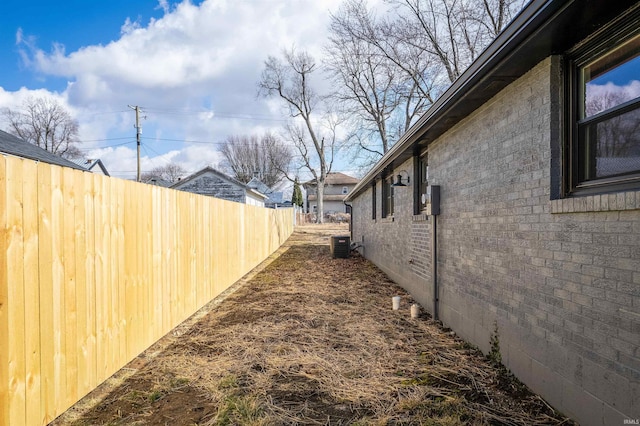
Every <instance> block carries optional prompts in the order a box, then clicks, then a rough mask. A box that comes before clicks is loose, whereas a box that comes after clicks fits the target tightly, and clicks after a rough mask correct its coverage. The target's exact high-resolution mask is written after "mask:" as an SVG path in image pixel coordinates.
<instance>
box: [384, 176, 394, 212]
mask: <svg viewBox="0 0 640 426" xmlns="http://www.w3.org/2000/svg"><path fill="white" fill-rule="evenodd" d="M392 183H393V174H391V175H390V176H387V177H386V178H384V179H383V180H382V217H389V216H393V186H392V185H391V184H392Z"/></svg>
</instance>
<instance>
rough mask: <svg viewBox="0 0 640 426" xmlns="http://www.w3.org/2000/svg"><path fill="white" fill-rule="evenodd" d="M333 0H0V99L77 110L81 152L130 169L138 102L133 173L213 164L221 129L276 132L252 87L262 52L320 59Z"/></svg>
mask: <svg viewBox="0 0 640 426" xmlns="http://www.w3.org/2000/svg"><path fill="white" fill-rule="evenodd" d="M340 3H341V0H323V1H315V0H200V1H196V0H193V1H191V2H189V1H182V2H179V1H171V0H136V1H131V0H126V1H125V0H109V1H108V2H96V1H86V0H66V1H62V2H51V1H43V0H36V1H30V0H2V3H1V5H0V61H1V64H2V65H1V66H0V108H4V107H8V108H18V107H19V106H20V105H21V104H22V103H23V102H24V100H25V99H27V98H29V97H34V96H35V97H40V96H50V97H53V98H54V99H55V100H57V101H58V102H60V103H61V104H63V105H64V106H65V107H66V108H67V109H68V110H69V112H70V113H71V114H72V116H73V117H74V118H75V119H77V120H78V122H79V124H80V135H79V136H80V144H79V145H78V147H79V148H80V149H81V150H82V152H83V154H84V155H85V156H86V157H87V158H100V159H101V160H102V161H103V163H104V164H105V166H106V168H107V169H108V171H109V172H110V173H111V174H112V175H113V176H117V177H122V178H127V179H131V178H135V175H136V142H135V140H136V137H135V134H136V131H135V128H134V125H135V112H134V111H133V109H131V108H130V107H133V106H139V107H141V109H142V114H141V115H142V116H143V117H144V118H143V119H142V121H141V126H142V148H141V152H142V171H143V172H144V171H146V170H150V169H152V168H153V167H156V166H161V165H164V164H168V163H170V162H173V163H177V164H180V165H181V166H183V167H184V168H185V169H186V170H187V172H189V173H193V172H196V171H198V170H200V169H202V168H203V167H205V166H214V167H216V166H218V165H219V163H220V161H221V155H220V154H219V152H218V149H219V147H220V143H221V142H223V141H224V140H225V139H226V137H227V136H230V135H249V134H257V135H261V134H263V133H264V132H265V131H274V132H278V131H280V129H281V127H282V125H283V124H284V123H285V121H286V112H285V110H284V109H283V108H282V106H283V105H282V103H281V102H280V101H278V100H276V99H264V98H260V97H258V96H257V81H258V80H259V78H260V74H261V72H262V69H263V64H264V61H265V59H267V57H268V56H269V55H275V56H277V55H279V54H280V53H281V52H282V50H283V49H284V48H291V47H293V46H295V47H296V49H300V50H307V51H308V52H309V53H311V54H312V55H314V56H315V57H317V58H319V56H320V55H321V53H322V46H323V43H325V40H326V36H327V28H328V24H329V17H330V12H331V11H335V10H337V8H338V7H339V5H340ZM315 84H318V85H319V86H322V85H323V84H327V83H326V82H323V81H316V82H315ZM0 128H2V129H3V130H6V129H7V126H6V124H5V123H0ZM344 164H348V163H347V162H345V163H344ZM336 171H343V172H346V173H351V174H353V173H352V171H350V170H348V166H341V165H340V162H338V165H337V166H336ZM302 178H303V179H304V176H302Z"/></svg>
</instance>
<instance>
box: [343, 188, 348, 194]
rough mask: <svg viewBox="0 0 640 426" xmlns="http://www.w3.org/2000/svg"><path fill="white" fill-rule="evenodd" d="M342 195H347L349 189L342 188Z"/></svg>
mask: <svg viewBox="0 0 640 426" xmlns="http://www.w3.org/2000/svg"><path fill="white" fill-rule="evenodd" d="M342 193H343V194H348V193H349V188H347V187H346V186H343V187H342Z"/></svg>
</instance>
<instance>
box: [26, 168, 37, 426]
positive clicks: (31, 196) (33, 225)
mask: <svg viewBox="0 0 640 426" xmlns="http://www.w3.org/2000/svg"><path fill="white" fill-rule="evenodd" d="M22 166H23V184H22V203H23V209H22V222H23V232H24V238H23V241H24V283H25V286H24V296H25V312H24V321H25V325H26V328H25V336H24V342H25V355H26V359H25V369H26V380H25V382H26V393H25V399H26V413H27V419H26V423H27V424H38V423H39V422H40V378H41V375H40V327H36V326H34V325H35V324H40V280H39V277H38V169H37V165H36V163H34V162H32V161H25V162H23V163H22Z"/></svg>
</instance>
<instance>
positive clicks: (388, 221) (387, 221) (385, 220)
mask: <svg viewBox="0 0 640 426" xmlns="http://www.w3.org/2000/svg"><path fill="white" fill-rule="evenodd" d="M392 222H393V216H387V217H383V218H381V219H380V223H392Z"/></svg>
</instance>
